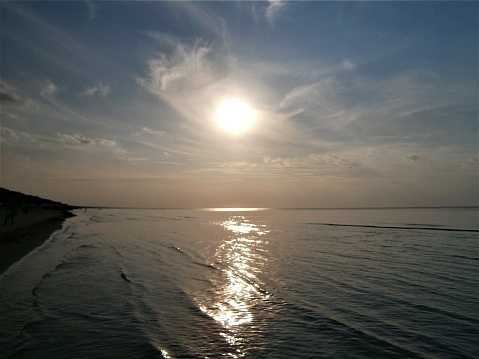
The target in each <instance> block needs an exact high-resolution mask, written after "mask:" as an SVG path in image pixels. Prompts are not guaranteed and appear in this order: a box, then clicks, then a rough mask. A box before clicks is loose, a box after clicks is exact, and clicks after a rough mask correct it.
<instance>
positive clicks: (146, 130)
mask: <svg viewBox="0 0 479 359" xmlns="http://www.w3.org/2000/svg"><path fill="white" fill-rule="evenodd" d="M165 133H166V132H165V131H157V130H152V129H151V128H148V127H143V128H142V129H141V131H140V132H135V133H132V134H131V135H132V136H135V137H138V136H142V135H153V136H164V135H165Z"/></svg>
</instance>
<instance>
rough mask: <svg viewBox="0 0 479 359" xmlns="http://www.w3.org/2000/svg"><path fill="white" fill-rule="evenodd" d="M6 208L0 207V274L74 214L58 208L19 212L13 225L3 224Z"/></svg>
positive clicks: (41, 242) (37, 245) (40, 243)
mask: <svg viewBox="0 0 479 359" xmlns="http://www.w3.org/2000/svg"><path fill="white" fill-rule="evenodd" d="M5 214H6V210H5V209H4V208H2V209H0V222H1V223H0V275H1V274H3V273H4V272H6V271H7V270H8V268H10V266H11V265H12V264H14V263H16V262H18V261H19V260H21V259H22V258H23V257H25V256H26V255H27V254H28V253H30V252H31V251H33V250H34V249H35V248H37V247H39V246H40V245H42V244H43V243H44V242H45V241H46V240H47V239H48V238H49V237H50V236H51V234H52V233H53V232H55V231H56V230H57V229H59V228H61V225H62V224H63V222H64V221H65V219H66V218H69V217H72V216H74V214H72V213H71V212H69V211H64V210H59V209H37V210H31V211H29V212H28V213H23V212H19V213H18V214H17V215H16V216H15V217H14V221H13V225H11V226H10V225H9V224H7V225H6V226H3V220H4V218H5Z"/></svg>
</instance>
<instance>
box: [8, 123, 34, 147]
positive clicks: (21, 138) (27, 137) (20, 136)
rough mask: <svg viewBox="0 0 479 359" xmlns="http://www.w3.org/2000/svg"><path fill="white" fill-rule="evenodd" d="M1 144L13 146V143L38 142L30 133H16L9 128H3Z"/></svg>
mask: <svg viewBox="0 0 479 359" xmlns="http://www.w3.org/2000/svg"><path fill="white" fill-rule="evenodd" d="M0 129H1V132H0V133H1V136H0V142H1V143H2V144H7V145H8V144H11V143H13V142H24V143H36V142H37V140H36V138H35V137H34V136H32V135H31V134H29V133H26V132H22V131H15V130H13V129H11V128H9V127H5V126H1V127H0Z"/></svg>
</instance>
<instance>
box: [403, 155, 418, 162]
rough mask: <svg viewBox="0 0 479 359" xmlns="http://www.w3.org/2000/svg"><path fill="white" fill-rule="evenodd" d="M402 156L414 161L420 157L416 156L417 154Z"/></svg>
mask: <svg viewBox="0 0 479 359" xmlns="http://www.w3.org/2000/svg"><path fill="white" fill-rule="evenodd" d="M404 158H405V159H406V160H410V161H414V162H416V161H419V160H420V159H421V158H420V157H419V156H417V155H407V156H404Z"/></svg>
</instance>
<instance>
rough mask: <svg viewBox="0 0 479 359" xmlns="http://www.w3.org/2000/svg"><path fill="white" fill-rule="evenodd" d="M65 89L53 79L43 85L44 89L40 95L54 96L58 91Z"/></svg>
mask: <svg viewBox="0 0 479 359" xmlns="http://www.w3.org/2000/svg"><path fill="white" fill-rule="evenodd" d="M62 90H63V89H62V88H60V87H58V86H57V85H55V84H54V83H53V82H51V81H47V82H46V83H44V84H43V85H42V89H41V91H40V95H42V96H45V97H52V96H53V95H55V94H57V93H58V92H60V91H62Z"/></svg>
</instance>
